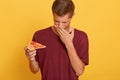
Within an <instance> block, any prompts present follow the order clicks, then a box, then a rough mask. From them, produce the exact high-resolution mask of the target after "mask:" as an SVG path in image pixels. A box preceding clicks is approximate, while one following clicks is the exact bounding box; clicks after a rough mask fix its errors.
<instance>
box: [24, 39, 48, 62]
mask: <svg viewBox="0 0 120 80" xmlns="http://www.w3.org/2000/svg"><path fill="white" fill-rule="evenodd" d="M41 48H46V46H45V45H42V44H40V43H37V42H35V41H30V42H29V43H28V45H27V46H26V47H25V48H24V50H25V52H26V53H25V54H26V56H27V58H28V59H29V60H30V61H35V55H36V49H41Z"/></svg>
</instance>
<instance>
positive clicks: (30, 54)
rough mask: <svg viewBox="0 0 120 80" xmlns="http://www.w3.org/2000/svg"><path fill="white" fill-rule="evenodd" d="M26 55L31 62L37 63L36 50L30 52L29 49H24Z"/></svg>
mask: <svg viewBox="0 0 120 80" xmlns="http://www.w3.org/2000/svg"><path fill="white" fill-rule="evenodd" d="M24 50H25V54H26V56H27V58H28V60H29V61H35V55H36V50H32V51H31V50H29V49H28V47H25V48H24Z"/></svg>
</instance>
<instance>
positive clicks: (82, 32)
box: [75, 29, 87, 36]
mask: <svg viewBox="0 0 120 80" xmlns="http://www.w3.org/2000/svg"><path fill="white" fill-rule="evenodd" d="M75 34H76V35H80V36H82V35H83V36H87V33H86V32H85V31H83V30H79V29H75Z"/></svg>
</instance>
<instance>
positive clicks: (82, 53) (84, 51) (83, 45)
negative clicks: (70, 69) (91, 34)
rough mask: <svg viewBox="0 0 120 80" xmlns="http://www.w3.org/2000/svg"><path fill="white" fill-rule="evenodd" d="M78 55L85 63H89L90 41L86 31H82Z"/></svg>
mask: <svg viewBox="0 0 120 80" xmlns="http://www.w3.org/2000/svg"><path fill="white" fill-rule="evenodd" d="M77 52H78V55H79V57H80V59H81V60H82V61H83V62H84V64H85V65H88V64H89V55H88V53H89V42H88V36H87V34H86V33H85V32H83V33H81V35H80V39H79V44H78V50H77Z"/></svg>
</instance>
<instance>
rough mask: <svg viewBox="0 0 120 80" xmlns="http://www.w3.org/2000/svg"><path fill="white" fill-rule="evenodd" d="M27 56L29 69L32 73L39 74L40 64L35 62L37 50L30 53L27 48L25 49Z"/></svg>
mask: <svg viewBox="0 0 120 80" xmlns="http://www.w3.org/2000/svg"><path fill="white" fill-rule="evenodd" d="M24 50H25V54H26V56H27V58H28V60H29V68H30V70H31V72H32V73H37V72H38V71H39V65H38V62H37V61H36V60H35V55H36V50H33V51H30V50H29V49H28V48H27V47H25V48H24Z"/></svg>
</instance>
